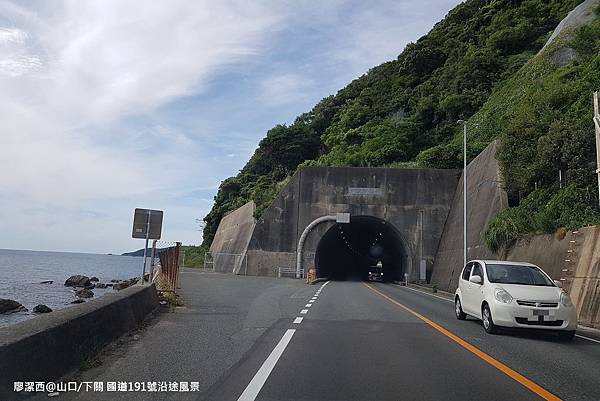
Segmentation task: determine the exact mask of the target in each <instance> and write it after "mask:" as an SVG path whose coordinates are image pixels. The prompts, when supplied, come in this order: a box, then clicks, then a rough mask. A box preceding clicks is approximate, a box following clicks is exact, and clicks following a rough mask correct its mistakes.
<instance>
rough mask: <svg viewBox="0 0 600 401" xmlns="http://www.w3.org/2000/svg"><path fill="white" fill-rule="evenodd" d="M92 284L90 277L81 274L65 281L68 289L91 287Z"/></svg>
mask: <svg viewBox="0 0 600 401" xmlns="http://www.w3.org/2000/svg"><path fill="white" fill-rule="evenodd" d="M91 284H92V283H91V282H90V279H89V277H87V276H82V275H79V274H77V275H75V276H71V277H69V278H68V279H67V281H65V286H66V287H89V286H90V285H91Z"/></svg>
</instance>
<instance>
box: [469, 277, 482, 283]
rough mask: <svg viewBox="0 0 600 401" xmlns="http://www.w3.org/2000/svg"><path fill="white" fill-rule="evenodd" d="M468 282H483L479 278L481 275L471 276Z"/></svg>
mask: <svg viewBox="0 0 600 401" xmlns="http://www.w3.org/2000/svg"><path fill="white" fill-rule="evenodd" d="M469 281H470V282H472V283H475V284H481V283H483V279H482V278H481V276H471V278H470V279H469Z"/></svg>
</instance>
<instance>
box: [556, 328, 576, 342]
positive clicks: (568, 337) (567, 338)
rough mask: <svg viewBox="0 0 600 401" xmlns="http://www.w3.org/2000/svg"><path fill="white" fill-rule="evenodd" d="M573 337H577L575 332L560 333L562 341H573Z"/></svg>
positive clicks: (559, 336)
mask: <svg viewBox="0 0 600 401" xmlns="http://www.w3.org/2000/svg"><path fill="white" fill-rule="evenodd" d="M573 337H575V330H569V331H559V332H558V338H559V340H561V341H571V340H572V339H573Z"/></svg>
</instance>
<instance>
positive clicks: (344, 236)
mask: <svg viewBox="0 0 600 401" xmlns="http://www.w3.org/2000/svg"><path fill="white" fill-rule="evenodd" d="M378 262H380V267H379V268H377V264H378ZM405 262H406V252H405V250H404V246H403V244H402V240H401V238H400V235H399V234H398V232H397V231H396V229H395V228H394V227H393V226H391V225H390V224H389V223H386V222H385V220H382V219H379V218H376V217H372V216H352V218H351V220H350V223H348V224H335V225H334V226H333V227H331V228H330V229H329V230H327V232H326V233H325V234H324V235H323V237H322V238H321V240H320V241H319V244H318V245H317V251H316V254H315V266H316V268H317V275H318V276H319V277H327V278H329V279H331V280H368V279H369V272H371V273H372V274H373V275H375V271H378V272H382V273H383V277H382V279H383V281H394V280H403V276H404V272H405Z"/></svg>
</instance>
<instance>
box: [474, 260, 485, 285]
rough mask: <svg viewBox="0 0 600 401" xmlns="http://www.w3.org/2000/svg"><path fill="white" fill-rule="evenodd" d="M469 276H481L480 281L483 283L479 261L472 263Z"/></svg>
mask: <svg viewBox="0 0 600 401" xmlns="http://www.w3.org/2000/svg"><path fill="white" fill-rule="evenodd" d="M471 276H479V277H481V280H482V281H481V282H482V283H483V269H482V268H481V265H480V264H479V263H474V266H473V273H472V274H471Z"/></svg>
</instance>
